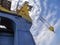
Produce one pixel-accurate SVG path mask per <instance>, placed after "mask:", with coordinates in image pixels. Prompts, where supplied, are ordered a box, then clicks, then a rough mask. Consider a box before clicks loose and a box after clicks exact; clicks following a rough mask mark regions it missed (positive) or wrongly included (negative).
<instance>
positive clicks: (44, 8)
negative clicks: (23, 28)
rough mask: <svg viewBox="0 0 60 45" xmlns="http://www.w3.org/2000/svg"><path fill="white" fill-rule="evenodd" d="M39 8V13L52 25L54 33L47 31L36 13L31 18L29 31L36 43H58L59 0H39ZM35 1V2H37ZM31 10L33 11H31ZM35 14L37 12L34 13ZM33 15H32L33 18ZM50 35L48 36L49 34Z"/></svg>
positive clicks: (49, 44) (59, 28)
mask: <svg viewBox="0 0 60 45" xmlns="http://www.w3.org/2000/svg"><path fill="white" fill-rule="evenodd" d="M39 1H40V6H39V7H40V8H39V7H37V8H38V9H41V11H38V12H40V14H39V15H41V16H42V17H44V18H45V19H46V20H47V21H48V23H50V25H52V26H54V28H55V34H53V33H52V32H50V31H48V30H49V29H47V27H46V25H44V23H43V22H41V21H40V20H39V19H38V20H37V19H36V17H37V18H38V17H39V16H38V15H36V16H35V19H33V26H32V27H34V28H31V30H32V31H31V32H32V34H33V37H34V38H35V42H36V44H37V45H60V35H59V34H60V24H59V23H60V0H39ZM39 1H37V2H39ZM32 12H33V11H32ZM35 14H37V12H36V13H35ZM33 17H34V16H32V18H33ZM49 35H50V36H49Z"/></svg>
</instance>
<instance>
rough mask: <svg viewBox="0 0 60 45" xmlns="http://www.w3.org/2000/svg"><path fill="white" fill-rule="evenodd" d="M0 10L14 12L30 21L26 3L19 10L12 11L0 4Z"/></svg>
mask: <svg viewBox="0 0 60 45" xmlns="http://www.w3.org/2000/svg"><path fill="white" fill-rule="evenodd" d="M0 10H1V11H4V12H8V13H14V14H18V15H20V16H22V17H23V18H25V19H27V20H28V21H30V22H32V20H31V18H30V16H29V11H28V6H27V4H24V5H23V7H22V8H21V9H20V10H17V12H16V13H15V12H12V11H10V10H8V9H6V8H4V7H2V6H0Z"/></svg>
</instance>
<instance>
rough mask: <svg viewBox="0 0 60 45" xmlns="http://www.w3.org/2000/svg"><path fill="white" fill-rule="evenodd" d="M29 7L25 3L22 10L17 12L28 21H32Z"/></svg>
mask: <svg viewBox="0 0 60 45" xmlns="http://www.w3.org/2000/svg"><path fill="white" fill-rule="evenodd" d="M28 8H29V6H28V3H27V2H25V3H24V5H23V6H22V7H21V8H20V10H17V14H19V15H22V17H24V18H26V19H28V20H29V21H32V20H31V18H30V16H29V9H28Z"/></svg>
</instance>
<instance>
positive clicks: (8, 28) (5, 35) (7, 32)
mask: <svg viewBox="0 0 60 45" xmlns="http://www.w3.org/2000/svg"><path fill="white" fill-rule="evenodd" d="M0 45H14V23H13V21H12V20H10V19H8V18H5V17H0Z"/></svg>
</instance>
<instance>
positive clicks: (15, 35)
mask: <svg viewBox="0 0 60 45" xmlns="http://www.w3.org/2000/svg"><path fill="white" fill-rule="evenodd" d="M1 21H2V23H1V24H2V25H5V26H6V27H7V29H0V45H35V42H34V39H33V37H32V35H31V33H30V30H29V29H30V27H31V25H32V23H31V22H29V21H27V20H26V19H24V18H22V17H20V16H18V15H16V14H10V13H6V12H3V11H0V22H1ZM3 30H5V31H3ZM6 30H7V31H6Z"/></svg>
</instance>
